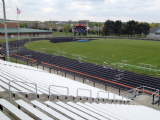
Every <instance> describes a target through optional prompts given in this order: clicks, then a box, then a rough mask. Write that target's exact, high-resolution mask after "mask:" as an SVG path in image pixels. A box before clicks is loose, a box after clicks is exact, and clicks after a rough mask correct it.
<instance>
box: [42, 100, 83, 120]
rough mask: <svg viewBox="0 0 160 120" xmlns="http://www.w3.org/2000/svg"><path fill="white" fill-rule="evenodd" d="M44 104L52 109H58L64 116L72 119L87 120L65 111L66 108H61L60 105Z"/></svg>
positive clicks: (47, 102)
mask: <svg viewBox="0 0 160 120" xmlns="http://www.w3.org/2000/svg"><path fill="white" fill-rule="evenodd" d="M44 103H45V104H47V106H50V107H52V108H54V109H56V110H58V111H60V112H62V113H64V114H66V115H68V116H70V117H71V118H73V119H75V120H85V118H83V117H82V116H80V115H77V114H75V113H73V112H71V111H69V110H67V109H65V108H64V107H61V106H59V105H57V104H55V103H53V102H50V101H46V102H44Z"/></svg>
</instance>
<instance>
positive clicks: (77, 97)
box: [77, 88, 92, 102]
mask: <svg viewBox="0 0 160 120" xmlns="http://www.w3.org/2000/svg"><path fill="white" fill-rule="evenodd" d="M79 90H86V91H90V102H92V91H91V90H89V89H82V88H78V89H77V101H78V97H79V96H78V91H79Z"/></svg>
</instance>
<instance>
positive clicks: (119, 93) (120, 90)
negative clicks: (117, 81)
mask: <svg viewBox="0 0 160 120" xmlns="http://www.w3.org/2000/svg"><path fill="white" fill-rule="evenodd" d="M120 94H121V88H119V96H120Z"/></svg>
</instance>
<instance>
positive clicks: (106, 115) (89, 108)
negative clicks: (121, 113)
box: [76, 102, 126, 120]
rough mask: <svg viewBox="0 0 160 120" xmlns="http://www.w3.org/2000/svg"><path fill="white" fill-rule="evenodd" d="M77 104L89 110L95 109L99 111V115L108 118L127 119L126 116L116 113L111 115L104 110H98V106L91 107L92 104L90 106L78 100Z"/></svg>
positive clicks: (113, 119) (94, 110) (96, 111)
mask: <svg viewBox="0 0 160 120" xmlns="http://www.w3.org/2000/svg"><path fill="white" fill-rule="evenodd" d="M76 104H77V105H79V106H81V107H83V108H86V109H87V110H90V111H93V112H95V113H97V114H99V115H102V116H104V117H106V118H108V119H111V120H126V119H125V118H121V117H117V116H115V115H110V114H108V113H105V112H104V111H100V110H98V109H96V108H93V107H90V106H88V105H86V104H83V103H81V102H77V103H76Z"/></svg>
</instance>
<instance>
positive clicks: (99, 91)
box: [97, 91, 109, 100]
mask: <svg viewBox="0 0 160 120" xmlns="http://www.w3.org/2000/svg"><path fill="white" fill-rule="evenodd" d="M100 92H103V93H108V100H109V92H105V91H98V93H97V99H99V93H100Z"/></svg>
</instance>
